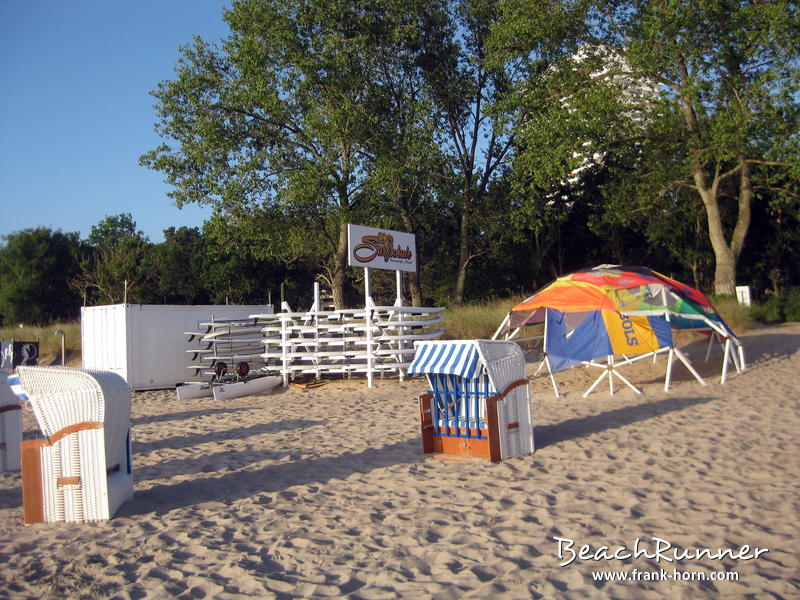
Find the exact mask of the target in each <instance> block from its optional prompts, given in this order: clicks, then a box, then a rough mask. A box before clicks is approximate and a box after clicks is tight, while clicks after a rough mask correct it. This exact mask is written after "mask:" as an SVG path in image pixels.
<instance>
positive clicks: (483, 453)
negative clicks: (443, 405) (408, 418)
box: [419, 394, 501, 462]
mask: <svg viewBox="0 0 800 600" xmlns="http://www.w3.org/2000/svg"><path fill="white" fill-rule="evenodd" d="M498 399H499V398H498V397H492V398H488V399H487V400H486V428H485V429H480V430H479V431H476V430H475V429H474V428H469V429H468V430H467V428H462V429H461V431H459V430H458V429H457V428H455V427H440V426H436V425H434V424H433V422H432V414H433V413H432V410H431V402H432V400H433V396H432V395H431V394H424V395H422V396H420V399H419V402H420V428H421V433H422V452H423V453H424V454H444V455H450V456H461V457H472V458H482V459H485V460H490V461H492V462H499V461H500V459H501V452H500V432H499V427H498V419H497V401H498ZM478 436H480V437H478Z"/></svg>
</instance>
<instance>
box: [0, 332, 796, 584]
mask: <svg viewBox="0 0 800 600" xmlns="http://www.w3.org/2000/svg"><path fill="white" fill-rule="evenodd" d="M742 339H743V343H744V345H745V351H746V354H747V359H748V369H747V370H746V372H744V373H743V374H741V375H736V374H735V372H734V374H733V375H731V376H730V379H729V380H728V382H727V383H726V384H725V385H724V386H723V385H720V383H719V369H720V363H721V356H720V352H719V350H717V352H716V354H714V355H713V356H712V359H711V360H710V361H709V362H708V363H705V362H703V357H704V355H705V344H704V343H702V342H693V343H690V344H688V345H687V346H686V347H685V348H686V350H688V352H689V355H690V356H691V357H692V358H693V361H694V363H695V365H696V366H697V367H698V368H699V370H700V371H701V374H702V375H703V376H704V377H705V379H706V381H707V382H708V385H707V386H706V387H703V386H701V385H699V383H698V382H697V381H695V380H694V379H693V378H692V377H691V375H690V374H689V373H688V372H687V371H686V370H685V369H684V368H683V367H676V368H675V372H674V379H673V385H672V388H671V389H670V391H669V392H666V393H665V392H664V391H663V376H664V371H665V359H664V358H661V359H659V361H658V362H657V363H656V364H653V363H652V362H649V361H642V362H640V363H637V364H636V365H631V366H629V367H628V368H627V369H626V370H625V371H624V373H626V375H628V376H629V378H630V379H631V380H632V381H633V382H634V383H636V384H637V385H639V386H640V387H641V388H642V389H643V391H644V395H642V396H638V395H636V394H634V393H633V392H632V391H631V390H628V389H626V388H624V387H622V388H621V389H619V390H618V391H617V393H616V394H614V395H613V396H611V395H609V393H608V387H607V386H602V385H601V386H600V388H599V389H598V391H597V392H595V393H594V394H592V395H590V396H589V397H588V398H587V399H584V398H582V397H581V394H582V393H583V391H584V390H585V389H586V388H587V387H588V385H589V384H590V383H591V381H592V380H593V379H594V377H596V375H597V373H595V372H587V371H585V370H575V369H573V370H570V371H568V372H564V373H560V374H558V380H559V385H560V386H561V390H562V392H564V394H563V395H562V397H561V398H556V397H555V396H554V394H553V392H552V389H551V388H550V386H549V382H548V380H547V379H546V378H544V377H538V378H536V379H534V380H533V382H532V388H533V417H534V421H535V444H536V452H535V454H534V455H532V456H527V457H523V458H516V459H511V460H507V461H504V462H502V463H498V464H491V463H488V462H484V461H477V462H448V461H443V460H439V459H435V458H430V457H425V456H423V455H422V454H421V447H420V438H419V426H418V414H417V411H418V402H417V397H418V395H419V394H420V393H422V392H423V391H424V390H425V387H426V386H425V381H424V379H422V378H415V379H412V380H407V381H404V382H399V381H397V380H383V381H381V380H378V381H376V385H375V387H374V388H372V389H369V388H368V387H367V385H366V382H365V381H364V380H351V381H345V380H341V381H331V382H329V383H326V384H325V385H322V386H320V387H316V388H313V389H301V388H298V387H289V388H287V389H283V388H279V389H278V390H277V391H275V392H273V393H271V394H267V395H264V396H251V397H246V398H240V399H236V400H230V401H226V402H224V403H218V402H215V401H214V400H213V399H203V400H192V401H187V402H179V401H178V400H177V397H176V395H175V393H174V390H160V391H153V392H142V393H135V394H134V395H133V438H134V444H133V451H134V481H135V499H134V500H133V501H132V502H129V503H127V504H126V505H124V506H123V507H122V509H121V510H120V511H119V512H118V513H117V515H116V516H115V518H113V519H112V520H111V521H108V522H103V523H94V524H52V525H31V526H25V525H23V523H22V509H21V504H22V498H21V490H20V476H19V473H2V474H0V565H2V566H0V598H134V599H149V598H209V599H211V598H214V599H225V598H249V597H265V598H282V599H283V598H286V599H288V598H327V597H331V598H339V597H348V598H363V599H377V598H387V599H390V598H443V599H445V598H454V599H455V598H520V599H528V598H545V599H549V598H619V599H626V598H630V599H648V598H715V597H719V598H754V599H755V598H787V599H788V598H798V597H800V558H799V557H800V493H799V492H800V484H799V483H798V473H800V439H799V437H798V432H800V408H799V404H798V398H799V397H800V350H799V349H800V323H792V324H785V325H781V326H774V327H756V328H753V329H751V330H750V331H749V332H748V333H747V334H746V335H745V336H743V338H742ZM528 368H529V370H530V374H532V373H533V372H534V371H535V369H536V364H535V363H530V364H529V365H528ZM25 413H26V414H25V415H24V422H25V424H26V428H32V427H33V423H34V421H33V417H32V414H30V413H29V411H25ZM637 540H638V542H637ZM570 544H572V545H570ZM668 546H669V547H668ZM745 546H747V548H745ZM582 547H586V548H583V550H582ZM657 547H658V549H659V552H658V553H656V552H655V550H656V548H657ZM702 549H708V552H706V553H703V552H701V550H702ZM725 549H727V550H728V552H727V553H725V552H723V553H722V555H721V556H719V553H720V551H721V550H725ZM758 549H760V550H766V551H765V552H760V553H759V552H757V550H758ZM676 550H677V551H676ZM648 553H650V554H651V555H653V554H654V555H655V556H652V557H650V558H648ZM698 555H699V556H698ZM756 555H757V556H756ZM656 559H658V560H656ZM668 559H672V560H668ZM565 563H566V564H565ZM602 573H606V575H608V574H609V573H617V574H618V575H616V577H622V576H627V577H628V580H627V581H600V580H596V578H599V577H600V576H601V575H600V574H602ZM734 574H735V575H734ZM665 576H667V577H668V578H667V579H664V577H665ZM734 576H735V578H736V579H738V580H735V581H721V580H716V581H712V580H711V579H712V578H714V579H717V578H719V577H723V578H725V579H728V578H732V577H734ZM699 577H704V578H705V579H706V580H705V581H699V580H698V578H699ZM678 578H680V579H681V580H679V581H678V580H676V579H678ZM683 578H690V579H694V580H688V581H685V580H683ZM655 579H658V580H655Z"/></svg>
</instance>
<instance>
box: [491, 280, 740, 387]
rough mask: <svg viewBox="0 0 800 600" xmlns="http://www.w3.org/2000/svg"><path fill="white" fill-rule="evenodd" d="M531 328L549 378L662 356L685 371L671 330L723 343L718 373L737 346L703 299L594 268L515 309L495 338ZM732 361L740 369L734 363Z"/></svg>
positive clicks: (670, 284)
mask: <svg viewBox="0 0 800 600" xmlns="http://www.w3.org/2000/svg"><path fill="white" fill-rule="evenodd" d="M537 323H544V324H545V333H544V344H543V347H544V352H545V361H547V366H548V369H549V370H550V371H551V373H552V372H553V371H559V370H561V369H566V368H568V367H570V366H572V365H574V364H577V363H588V364H591V361H593V360H595V359H597V358H601V357H607V358H608V359H609V362H612V360H611V359H612V357H613V356H623V357H630V356H636V355H647V354H653V353H659V352H660V351H662V350H664V351H666V350H665V349H670V352H671V354H670V357H672V355H673V354H672V353H676V354H677V355H678V357H679V358H680V359H681V360H682V361H683V362H684V364H686V365H687V367H689V368H690V369H691V366H690V365H689V363H688V359H686V357H685V356H683V355H682V354H681V353H680V352H679V351H678V350H677V349H675V348H674V344H673V340H672V331H673V330H675V329H690V330H702V331H706V332H711V333H714V334H717V335H718V336H719V338H721V339H725V340H726V348H725V352H726V356H725V360H726V364H725V365H724V366H723V369H726V368H727V359H728V352H729V349H730V343H731V342H733V344H735V345H736V346H739V347H740V344H739V342H738V340H737V339H736V336H735V335H734V334H733V332H732V331H731V329H730V328H729V327H728V325H727V324H726V323H725V322H724V321H723V320H722V318H721V317H720V316H719V314H718V313H717V311H716V310H715V309H714V307H713V306H712V305H711V302H709V300H708V298H706V297H705V296H704V295H703V294H702V293H701V292H699V291H698V290H696V289H695V288H693V287H690V286H688V285H686V284H684V283H681V282H679V281H675V280H674V279H671V278H669V277H666V276H665V275H662V274H660V273H657V272H656V271H653V270H652V269H649V268H647V267H636V266H634V267H630V266H619V265H600V266H598V267H594V268H590V269H582V270H580V271H576V272H574V273H570V274H568V275H564V276H563V277H559V278H558V279H556V280H555V281H554V282H552V283H551V284H549V285H548V286H546V287H544V288H542V289H541V290H539V291H538V292H536V293H535V294H534V295H533V296H531V297H530V298H527V299H525V300H523V301H522V302H520V303H519V304H517V305H516V306H514V307H513V308H512V309H511V312H510V313H509V314H508V316H507V317H506V320H505V321H504V322H503V324H502V325H501V327H500V329H498V332H497V334H495V337H498V336H499V335H502V334H505V337H506V339H510V338H513V337H514V336H515V334H516V333H518V332H519V330H520V328H521V327H523V326H526V325H534V324H537ZM740 354H741V352H740ZM731 356H732V358H733V360H734V362H735V363H736V365H737V369H738V368H739V363H738V358H737V357H736V356H735V355H734V354H733V353H731ZM625 360H627V361H628V362H630V359H628V358H626V359H625ZM670 360H671V358H670ZM741 362H742V363H743V358H742V360H741ZM595 366H597V365H595ZM695 376H696V377H698V379H699V375H695ZM723 377H724V374H723ZM554 387H555V382H554ZM631 387H632V386H631Z"/></svg>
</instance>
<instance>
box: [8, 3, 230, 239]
mask: <svg viewBox="0 0 800 600" xmlns="http://www.w3.org/2000/svg"><path fill="white" fill-rule="evenodd" d="M228 6H230V0H133V1H123V0H71V1H66V0H0V203H1V205H2V214H0V236H4V235H8V234H9V233H11V232H14V231H19V230H21V229H26V228H30V227H38V226H44V227H49V228H51V229H54V230H55V229H60V230H62V231H65V232H69V231H77V232H79V233H80V235H81V237H82V238H86V236H87V235H88V234H89V231H90V230H91V227H92V225H95V224H97V223H98V222H99V221H100V220H101V219H103V218H104V217H106V216H108V215H116V214H119V213H131V214H132V215H133V219H134V220H135V221H136V225H137V228H138V229H140V230H142V231H143V232H144V233H145V234H146V235H147V236H148V237H149V238H150V240H151V241H153V242H159V241H163V234H162V231H163V230H164V229H166V228H167V227H170V226H174V227H179V226H181V225H187V226H192V227H193V226H200V225H202V223H203V221H204V220H205V219H206V218H208V216H209V215H210V210H209V209H208V208H205V207H203V208H200V207H196V206H186V207H184V208H183V209H178V208H176V207H175V206H174V205H173V203H172V200H171V199H170V198H168V197H167V192H168V191H169V186H168V185H167V184H165V183H164V182H163V179H164V178H163V175H162V174H161V173H159V172H156V171H151V170H149V169H146V168H144V167H141V166H139V163H138V160H139V156H140V155H141V154H143V153H144V152H146V151H147V150H150V149H151V148H154V147H155V146H156V145H158V144H159V143H160V139H159V137H158V136H157V135H156V133H155V132H154V130H153V124H154V123H155V120H156V117H155V112H154V110H153V103H154V98H153V97H152V96H150V91H151V90H153V89H154V88H155V87H156V85H157V84H158V82H160V81H163V80H165V79H171V78H172V77H173V76H174V70H173V67H174V65H175V63H176V61H177V59H178V56H179V47H180V46H182V45H185V44H187V43H189V42H190V41H191V39H192V36H193V35H195V34H197V35H200V36H201V37H202V38H203V39H205V40H207V41H217V40H220V39H222V38H224V37H226V36H227V33H228V30H227V26H226V24H225V23H224V21H223V20H222V11H223V8H224V7H228Z"/></svg>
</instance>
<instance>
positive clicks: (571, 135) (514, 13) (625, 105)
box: [493, 0, 800, 294]
mask: <svg viewBox="0 0 800 600" xmlns="http://www.w3.org/2000/svg"><path fill="white" fill-rule="evenodd" d="M503 11H504V18H503V21H502V25H500V26H499V27H498V28H497V29H496V30H495V32H494V33H495V38H494V40H493V48H494V49H495V51H496V56H498V57H499V60H501V61H508V60H516V61H522V62H523V63H524V64H525V66H526V68H527V73H528V77H527V78H526V79H525V80H524V82H523V83H521V84H520V85H519V86H518V88H517V94H516V96H515V103H514V108H515V109H516V110H520V111H522V113H523V118H524V121H525V126H524V127H523V128H522V129H520V138H521V140H520V141H521V143H520V149H519V152H518V160H517V161H516V164H515V170H516V175H517V177H518V179H519V180H521V181H523V182H526V183H531V182H535V183H536V184H544V183H546V182H549V183H551V184H552V183H553V182H557V181H559V180H563V179H564V178H565V177H566V176H567V174H569V173H571V172H575V171H576V170H578V169H582V168H586V167H587V166H590V165H591V163H595V164H597V163H598V162H601V163H605V164H606V166H607V167H608V168H609V169H610V170H611V172H612V173H613V181H612V182H611V183H609V184H608V185H606V186H605V187H604V190H603V191H604V195H605V197H606V199H607V201H608V210H609V213H610V214H612V215H615V216H616V218H617V219H619V220H620V221H622V222H630V221H631V220H632V219H637V218H638V219H650V218H653V217H654V216H656V215H657V212H656V211H654V210H653V208H654V206H658V207H659V208H661V207H662V206H663V202H664V199H665V198H672V199H674V200H675V201H676V202H680V201H683V199H685V198H687V196H686V194H684V193H675V192H676V190H688V191H690V192H691V193H692V194H694V197H696V198H697V199H698V200H699V202H700V203H701V204H702V206H703V209H704V213H705V215H704V216H705V219H704V220H705V223H704V226H705V232H706V235H707V236H708V241H709V244H710V246H711V248H712V249H713V253H714V262H715V267H714V268H715V272H714V291H715V292H716V293H719V294H733V293H734V286H735V282H736V266H737V261H738V259H739V256H740V255H741V252H742V249H743V247H744V243H745V239H746V236H747V231H748V228H749V226H750V221H751V210H752V205H753V202H754V199H755V198H756V196H757V195H758V194H759V193H762V192H764V191H766V190H774V188H775V186H776V185H778V184H779V183H781V182H782V183H783V185H782V187H781V193H780V194H777V195H776V197H778V198H784V199H786V198H791V197H795V195H796V186H797V181H798V179H797V173H798V172H799V171H800V161H798V156H800V153H798V149H799V148H798V145H799V144H800V140H799V139H798V123H800V120H799V119H798V116H799V115H800V110H799V106H798V102H797V98H798V91H800V90H798V84H799V83H800V78H798V66H800V65H799V63H798V56H799V53H798V46H799V45H800V42H799V40H800V38H798V36H797V35H796V32H797V30H798V24H799V23H798V14H797V6H796V3H795V2H792V1H788V0H775V1H773V2H757V1H752V2H751V1H745V0H708V1H704V2H694V3H685V2H668V1H664V0H648V1H617V0H614V1H611V0H578V1H575V2H567V1H563V2H554V3H547V4H546V5H542V3H539V2H533V1H532V0H505V1H504V2H503ZM578 48H581V51H580V52H578V51H577V50H578ZM787 175H788V177H787ZM654 203H655V205H654Z"/></svg>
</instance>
